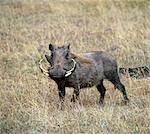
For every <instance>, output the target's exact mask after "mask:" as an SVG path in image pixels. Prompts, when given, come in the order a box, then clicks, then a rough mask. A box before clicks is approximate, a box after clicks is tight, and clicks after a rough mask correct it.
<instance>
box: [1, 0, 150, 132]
mask: <svg viewBox="0 0 150 134" xmlns="http://www.w3.org/2000/svg"><path fill="white" fill-rule="evenodd" d="M49 43H53V44H56V45H63V44H67V43H70V44H71V49H72V51H73V52H74V53H82V52H86V51H91V50H103V51H107V52H109V53H111V54H112V55H113V56H114V57H115V58H116V60H117V61H118V65H119V67H136V66H143V65H146V66H149V67H150V1H148V0H127V1H126V0H120V1H119V0H116V1H113V0H91V1H90V0H56V1H53V0H43V1H40V0H35V1H33V0H0V133H1V134H55V133H56V134H78V133H79V134H80V133H83V134H84V133H85V134H95V133H102V134H108V133H111V134H120V133H123V134H128V133H130V134H137V133H139V134H149V133H150V79H149V78H143V79H133V78H126V77H122V79H121V80H122V82H123V83H124V84H125V86H126V90H127V93H128V95H129V98H130V103H129V104H128V105H127V106H125V105H123V104H122V103H121V102H122V96H121V93H120V92H119V91H117V90H116V91H115V92H113V90H112V88H113V86H112V84H110V83H109V82H107V81H105V86H106V87H107V93H106V99H105V107H104V108H101V107H100V106H99V105H98V101H99V93H98V91H97V90H96V89H95V87H93V88H89V89H83V90H82V91H81V96H80V97H81V101H82V105H78V104H75V105H73V104H72V103H71V102H70V99H71V96H72V92H73V90H72V89H69V88H68V89H67V95H66V99H65V109H64V110H63V111H61V110H58V108H57V106H58V102H59V98H58V93H57V86H56V84H55V82H54V81H52V80H51V79H48V78H47V77H46V76H44V75H43V74H42V73H41V72H40V70H39V67H38V61H39V60H40V58H41V56H42V55H44V54H49V51H48V44H49ZM45 65H46V63H45Z"/></svg>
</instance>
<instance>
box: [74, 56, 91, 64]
mask: <svg viewBox="0 0 150 134" xmlns="http://www.w3.org/2000/svg"><path fill="white" fill-rule="evenodd" d="M73 57H74V59H77V60H79V61H80V62H81V63H83V64H88V65H91V64H93V62H92V60H90V59H89V58H87V57H85V56H84V55H83V54H73Z"/></svg>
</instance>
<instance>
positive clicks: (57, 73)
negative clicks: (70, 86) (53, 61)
mask: <svg viewBox="0 0 150 134" xmlns="http://www.w3.org/2000/svg"><path fill="white" fill-rule="evenodd" d="M65 74H66V71H65V70H64V69H63V68H62V67H61V65H57V66H55V67H52V68H50V69H49V75H50V77H51V78H54V79H57V78H58V79H60V78H64V77H65Z"/></svg>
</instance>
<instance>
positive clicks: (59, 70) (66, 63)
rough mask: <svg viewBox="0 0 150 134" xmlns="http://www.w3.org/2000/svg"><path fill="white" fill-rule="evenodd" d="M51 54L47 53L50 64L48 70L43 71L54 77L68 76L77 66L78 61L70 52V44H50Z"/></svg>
mask: <svg viewBox="0 0 150 134" xmlns="http://www.w3.org/2000/svg"><path fill="white" fill-rule="evenodd" d="M49 50H50V51H51V55H50V56H48V55H45V57H46V59H47V61H48V62H49V64H50V67H49V69H48V71H45V70H43V68H41V70H42V72H43V73H45V74H47V75H49V76H50V77H51V78H52V79H62V78H65V77H68V76H70V75H71V74H72V72H73V71H74V70H75V68H76V61H75V60H74V59H73V55H72V54H71V52H70V45H67V46H61V47H56V46H54V45H52V44H50V45H49Z"/></svg>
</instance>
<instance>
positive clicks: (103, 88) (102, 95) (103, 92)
mask: <svg viewBox="0 0 150 134" xmlns="http://www.w3.org/2000/svg"><path fill="white" fill-rule="evenodd" d="M96 87H97V89H98V91H99V93H100V100H99V103H100V105H103V104H104V97H105V92H106V88H105V87H104V85H103V80H101V82H100V84H98V85H97V86H96Z"/></svg>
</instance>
